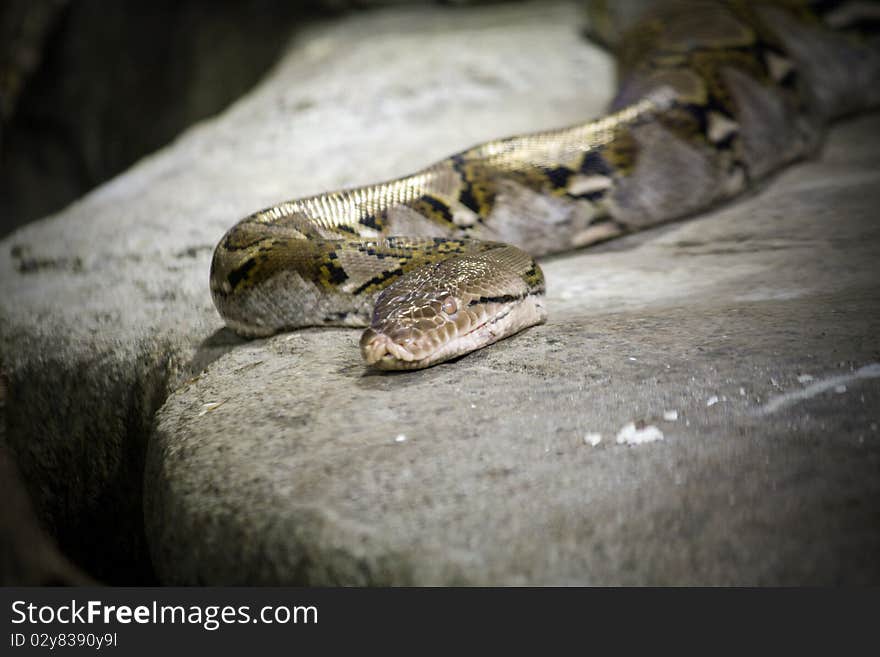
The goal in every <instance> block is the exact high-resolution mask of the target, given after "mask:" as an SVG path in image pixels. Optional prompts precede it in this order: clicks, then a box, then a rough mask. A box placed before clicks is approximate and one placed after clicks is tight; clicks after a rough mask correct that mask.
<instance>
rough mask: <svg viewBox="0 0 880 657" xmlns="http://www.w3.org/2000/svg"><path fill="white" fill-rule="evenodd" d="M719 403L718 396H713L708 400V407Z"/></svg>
mask: <svg viewBox="0 0 880 657" xmlns="http://www.w3.org/2000/svg"><path fill="white" fill-rule="evenodd" d="M717 403H718V395H712V396H711V397H709V399H707V400H706V406H714V405H715V404H717Z"/></svg>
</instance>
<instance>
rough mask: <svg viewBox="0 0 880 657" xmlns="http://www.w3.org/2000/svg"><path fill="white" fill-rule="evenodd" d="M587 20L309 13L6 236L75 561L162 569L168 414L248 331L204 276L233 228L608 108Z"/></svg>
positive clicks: (41, 448) (40, 428)
mask: <svg viewBox="0 0 880 657" xmlns="http://www.w3.org/2000/svg"><path fill="white" fill-rule="evenodd" d="M580 23H581V14H580V11H579V10H578V9H577V8H575V7H572V6H570V5H567V4H554V5H547V4H544V3H534V4H531V5H523V6H498V7H491V8H477V9H474V8H468V9H455V10H451V9H448V8H447V9H441V8H437V7H433V8H427V7H417V8H398V9H393V10H391V9H389V10H385V11H383V12H376V13H366V14H359V15H354V16H351V17H349V18H347V19H345V20H343V21H340V22H338V23H336V24H329V25H325V26H322V27H315V28H313V29H310V30H307V31H303V32H302V33H300V34H299V35H298V37H297V38H296V39H295V40H294V41H293V42H292V43H291V45H290V47H289V49H288V50H287V51H286V54H285V56H284V57H283V58H282V60H281V61H280V62H279V63H278V65H277V66H276V68H275V69H274V71H273V73H272V74H271V75H270V76H268V77H267V79H266V80H265V81H264V82H263V83H262V84H261V85H260V86H259V87H258V88H257V89H255V90H254V91H253V92H252V93H251V94H250V95H249V96H247V97H245V98H244V99H242V100H241V101H240V102H238V103H236V104H235V105H233V106H232V107H231V108H230V109H229V110H228V111H227V112H225V113H224V114H223V115H221V116H220V117H218V118H216V119H214V120H211V121H206V122H204V123H202V124H199V125H198V126H196V127H194V128H192V129H191V130H189V131H187V132H186V133H185V134H184V135H182V136H181V137H180V138H179V139H178V140H177V141H176V142H174V143H173V144H171V145H170V146H168V147H167V148H165V149H164V150H163V151H161V152H159V153H157V154H155V155H154V156H151V157H149V158H146V159H145V160H143V161H141V162H140V163H138V164H137V165H136V166H135V167H133V168H132V169H131V170H129V171H128V172H126V173H125V174H124V175H122V176H119V177H118V178H116V179H114V180H112V181H110V182H109V183H106V184H105V185H103V186H102V187H100V188H98V189H97V190H96V191H94V192H93V193H91V194H89V195H87V196H86V197H84V198H83V199H81V200H80V201H78V202H77V203H75V204H73V205H72V206H70V207H69V208H67V209H66V210H65V211H64V212H62V213H60V214H58V215H56V216H54V217H51V218H49V219H47V220H44V221H41V222H38V223H35V224H32V225H29V226H27V227H25V228H23V229H21V230H19V231H17V232H16V233H14V234H12V235H11V236H10V237H9V238H7V239H6V240H4V241H3V242H2V243H0V362H2V363H3V364H4V365H5V367H6V370H7V373H8V376H9V380H10V409H9V430H10V431H9V438H8V441H9V443H10V448H11V450H12V451H13V452H14V454H15V456H16V457H17V460H18V462H19V465H20V467H21V469H22V471H23V476H24V479H25V480H26V481H27V482H28V485H29V488H30V493H31V494H32V496H33V499H34V503H35V506H36V507H37V509H38V510H39V512H40V515H41V517H42V519H43V520H44V522H45V523H46V525H47V526H48V527H49V528H50V529H51V530H52V532H53V533H54V534H55V535H56V536H57V537H58V539H59V542H60V543H61V545H62V548H63V549H64V550H65V551H66V552H67V553H68V554H69V555H70V556H71V557H72V558H73V559H74V560H75V561H77V562H78V563H80V564H81V565H83V566H84V567H85V568H86V569H87V570H89V571H90V572H91V573H92V574H94V575H96V576H98V577H100V578H101V579H104V580H105V581H109V582H116V583H120V582H124V583H136V582H145V581H152V579H153V575H152V572H151V570H150V568H149V559H148V558H147V552H146V548H145V542H144V536H143V527H142V520H141V488H142V468H143V458H144V450H145V445H146V442H147V437H148V434H149V432H150V428H151V425H152V422H153V415H154V413H155V411H156V410H157V409H158V408H159V406H160V405H161V404H162V402H163V400H164V399H165V396H166V395H167V394H168V392H169V391H171V390H173V389H174V388H176V387H177V386H178V385H180V383H181V382H182V381H184V380H186V379H187V378H188V377H190V376H192V375H193V374H195V373H197V372H199V371H200V370H201V369H202V367H204V365H205V364H206V363H207V362H210V360H211V359H213V358H216V357H217V355H219V354H220V353H222V352H224V351H226V350H229V349H230V348H232V347H233V346H235V345H237V344H238V343H239V342H240V341H239V340H238V339H237V338H235V337H234V336H231V335H230V334H229V333H228V332H225V331H221V330H220V329H221V328H222V322H221V320H220V318H219V316H218V315H217V313H216V311H215V310H214V308H213V305H212V303H211V298H210V292H209V290H208V270H209V266H210V257H211V252H212V251H213V248H214V245H215V244H216V242H217V241H218V240H219V239H220V237H221V236H222V234H223V233H224V232H225V230H226V229H227V228H228V227H229V226H231V225H232V224H233V223H234V222H235V221H236V220H238V219H239V218H240V217H242V216H244V215H246V214H248V213H250V212H252V211H253V210H255V209H257V208H260V207H264V206H267V205H270V204H272V203H275V202H278V201H280V200H283V199H285V198H292V197H296V196H301V195H304V194H310V193H316V192H320V191H323V190H327V189H332V188H337V187H340V186H343V185H354V184H359V183H368V182H374V181H376V180H379V179H382V178H388V177H391V176H396V175H402V174H405V173H408V172H410V171H412V170H413V169H416V168H418V167H420V166H423V165H425V164H427V163H429V162H431V161H433V160H435V159H438V158H440V157H443V156H445V155H447V154H448V153H450V152H452V151H455V150H457V149H463V148H466V147H468V146H470V145H472V144H473V143H476V142H478V141H481V140H484V139H488V138H491V137H496V136H499V135H505V134H514V133H518V132H522V131H524V130H527V129H531V128H535V127H540V126H543V127H552V126H557V125H565V124H568V123H573V122H575V121H577V120H580V119H582V118H583V117H584V116H590V115H595V114H598V113H599V112H600V111H601V108H602V106H603V104H604V103H605V102H606V100H607V98H608V96H609V95H610V93H611V86H612V65H611V62H610V61H609V59H608V58H607V57H606V56H605V55H604V54H603V53H601V52H600V51H598V50H597V49H596V48H594V47H592V46H590V45H589V44H588V43H587V42H586V41H584V40H583V39H582V38H581V37H580V35H579V34H578V26H579V25H580ZM536 52H541V53H542V55H541V58H536V57H535V53H536ZM402 53H412V54H411V55H409V56H402ZM416 53H417V54H418V56H416ZM545 58H546V61H545V60H544V59H545ZM539 59H540V61H539ZM535 89H542V90H543V98H542V99H541V101H540V102H535V99H534V94H535V91H534V90H535Z"/></svg>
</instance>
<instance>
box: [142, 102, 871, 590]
mask: <svg viewBox="0 0 880 657" xmlns="http://www.w3.org/2000/svg"><path fill="white" fill-rule="evenodd" d="M878 128H880V120H878V118H876V117H871V118H866V119H862V120H860V121H857V122H853V123H849V124H846V125H842V126H840V127H838V128H837V129H836V130H835V131H834V133H833V134H832V135H831V139H830V142H829V143H828V145H827V148H826V150H825V153H824V156H823V158H822V160H821V161H819V162H813V163H808V164H803V165H800V166H797V167H794V168H792V169H791V170H789V171H787V172H786V173H784V174H783V175H781V176H780V177H779V178H778V179H777V180H775V181H773V182H772V183H771V184H770V185H769V186H768V187H767V188H766V189H765V190H763V191H762V192H761V193H760V194H758V195H757V196H754V197H752V198H750V199H745V200H743V201H742V202H741V203H739V204H734V205H731V206H729V207H727V208H725V209H722V210H719V211H716V212H714V213H711V214H710V215H708V216H706V217H705V218H701V219H696V220H693V221H690V222H686V223H681V224H676V225H672V226H669V227H667V228H665V229H661V230H655V231H651V232H648V233H645V234H642V235H639V236H633V237H631V238H627V239H625V240H622V241H620V242H618V243H615V244H613V245H610V246H608V247H606V248H605V249H600V250H593V251H587V252H582V253H578V254H574V255H570V256H566V257H560V258H555V259H553V260H549V261H547V262H546V263H545V271H546V275H547V282H548V288H549V299H548V307H549V309H550V320H549V322H548V323H547V324H546V325H543V326H540V327H537V328H533V329H530V330H529V331H527V332H525V333H524V334H521V335H519V336H516V337H514V338H512V339H509V340H505V341H503V342H501V343H498V344H497V345H495V346H492V347H490V348H487V349H484V350H482V351H480V352H477V353H475V354H472V355H470V356H467V357H465V358H462V359H460V360H459V361H457V362H453V363H449V364H444V365H440V366H437V367H434V368H431V369H428V370H424V371H419V372H413V373H402V374H398V375H392V376H388V375H378V374H371V373H368V372H365V371H364V368H363V367H362V365H361V363H360V361H359V356H358V353H357V349H356V344H357V337H358V334H357V332H355V331H346V330H333V331H325V330H311V331H301V332H298V333H291V334H288V335H281V336H277V337H275V338H272V339H268V340H264V341H254V342H251V343H248V344H246V345H242V346H240V347H239V348H236V349H234V350H233V351H231V352H229V353H228V354H226V355H224V356H223V357H222V358H220V359H219V360H217V361H216V362H214V363H213V364H212V365H211V366H210V367H209V368H208V369H207V371H206V372H204V373H203V374H202V375H201V376H200V377H199V378H198V379H197V380H195V381H192V382H190V383H189V384H187V385H186V386H184V387H183V388H181V389H180V390H178V391H177V392H175V393H174V394H173V395H171V397H170V398H169V399H168V401H167V402H166V404H165V406H164V407H163V408H162V410H161V411H160V413H159V415H158V423H157V431H156V433H155V434H154V439H153V441H152V442H151V445H150V458H149V461H148V475H147V523H148V525H147V526H148V532H149V536H150V538H151V545H152V548H153V554H154V557H155V563H156V566H157V568H158V570H159V573H160V574H161V576H162V578H163V580H164V581H166V582H169V583H261V584H269V583H297V584H345V585H351V584H390V585H397V584H461V583H466V584H794V583H816V584H818V583H822V584H829V583H841V582H847V583H857V584H858V583H865V582H873V583H877V582H878V581H880V564H878V560H877V556H876V555H877V554H878V553H880V552H878V550H880V525H878V523H877V517H878V511H880V502H878V500H880V476H878V472H880V470H878V465H880V432H878V430H877V422H878V411H877V409H878V408H880V405H878V402H880V380H878V377H880V365H878V364H876V363H877V362H878V361H880V347H878V342H877V339H876V336H877V335H878V331H880V295H878V284H877V272H876V263H877V261H878V260H877V259H878V257H880V224H878V223H877V221H876V207H877V202H878V200H880V199H878V192H877V188H878V183H880V174H878V171H880V169H878V166H877V165H878V164H880V147H878V144H877V143H876V141H875V140H874V139H873V138H872V135H874V134H877V130H878ZM872 363H875V364H873V365H872ZM805 374H809V375H811V376H812V377H813V379H812V382H809V381H810V380H809V379H804V375H805ZM798 377H801V379H802V380H799V379H798ZM804 381H807V383H805V382H804ZM841 386H843V388H841ZM673 410H674V411H676V413H675V414H673V413H670V411H673ZM664 416H666V417H673V416H674V417H675V418H676V419H675V420H668V419H664ZM630 422H635V423H636V429H638V428H640V427H642V425H644V426H646V427H650V426H654V427H657V428H658V429H659V430H660V431H661V432H662V434H663V438H664V439H663V440H662V441H656V442H646V443H644V444H640V445H638V446H628V445H625V444H617V442H616V441H615V436H616V435H617V433H618V431H620V430H621V429H622V428H623V427H624V426H625V425H627V424H628V423H630ZM596 433H599V434H601V436H602V440H601V442H599V443H598V445H595V446H593V445H592V444H591V443H595V442H596V438H595V434H596ZM647 433H650V434H651V435H652V437H653V438H656V434H655V433H654V432H653V431H651V432H647ZM647 433H646V434H645V435H647Z"/></svg>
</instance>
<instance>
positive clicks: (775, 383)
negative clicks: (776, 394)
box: [770, 376, 779, 388]
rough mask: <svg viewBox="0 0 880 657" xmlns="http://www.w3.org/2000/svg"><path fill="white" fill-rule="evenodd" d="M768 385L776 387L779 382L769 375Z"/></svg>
mask: <svg viewBox="0 0 880 657" xmlns="http://www.w3.org/2000/svg"><path fill="white" fill-rule="evenodd" d="M770 385H771V386H773V387H775V388H778V387H779V382H778V381H777V380H776V379H774V378H773V377H772V376H771V377H770Z"/></svg>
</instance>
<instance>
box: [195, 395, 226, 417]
mask: <svg viewBox="0 0 880 657" xmlns="http://www.w3.org/2000/svg"><path fill="white" fill-rule="evenodd" d="M225 403H226V400H225V399H224V400H223V401H219V402H208V403H207V404H202V410H201V411H199V417H202V416H203V415H205V413H209V412H210V411H213V410H214V409H215V408H217V407H219V406H223V404H225Z"/></svg>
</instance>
